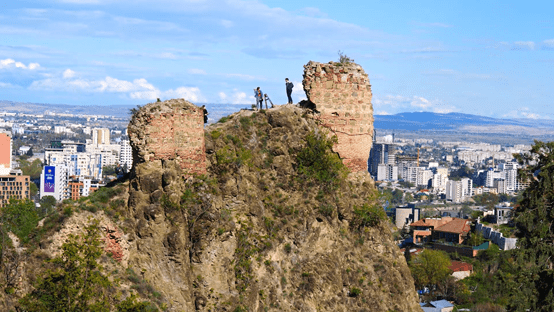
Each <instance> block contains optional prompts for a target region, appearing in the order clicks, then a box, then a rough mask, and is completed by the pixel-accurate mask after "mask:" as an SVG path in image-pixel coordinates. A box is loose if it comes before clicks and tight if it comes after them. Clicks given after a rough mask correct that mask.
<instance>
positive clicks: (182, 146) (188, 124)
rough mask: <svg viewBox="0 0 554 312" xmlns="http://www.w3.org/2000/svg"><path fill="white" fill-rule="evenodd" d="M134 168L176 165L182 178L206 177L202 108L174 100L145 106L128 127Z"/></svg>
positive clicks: (182, 100)
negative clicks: (157, 163) (166, 163)
mask: <svg viewBox="0 0 554 312" xmlns="http://www.w3.org/2000/svg"><path fill="white" fill-rule="evenodd" d="M128 131H129V140H130V143H131V147H132V148H133V168H134V167H135V166H137V165H140V164H141V163H148V162H152V161H175V162H176V164H177V165H178V166H179V167H180V168H181V170H182V172H183V175H184V176H192V175H194V174H204V173H206V147H205V144H204V114H203V110H202V108H200V107H198V106H196V105H194V104H192V103H190V102H187V101H185V100H184V99H173V100H168V101H164V102H156V103H150V104H147V105H145V106H143V107H141V108H140V109H139V111H138V112H137V113H135V114H134V115H133V118H132V120H131V122H130V123H129V128H128Z"/></svg>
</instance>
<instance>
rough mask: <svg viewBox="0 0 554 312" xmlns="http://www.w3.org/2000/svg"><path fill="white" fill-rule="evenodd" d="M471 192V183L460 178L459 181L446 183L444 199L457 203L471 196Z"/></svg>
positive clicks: (467, 179) (466, 179) (469, 180)
mask: <svg viewBox="0 0 554 312" xmlns="http://www.w3.org/2000/svg"><path fill="white" fill-rule="evenodd" d="M472 192H473V181H472V180H471V179H469V178H462V180H461V181H452V180H449V181H448V182H446V199H447V200H451V201H452V202H454V203H459V202H462V201H464V200H465V199H467V198H468V197H470V196H471V194H472Z"/></svg>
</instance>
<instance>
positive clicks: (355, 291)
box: [348, 287, 362, 297]
mask: <svg viewBox="0 0 554 312" xmlns="http://www.w3.org/2000/svg"><path fill="white" fill-rule="evenodd" d="M361 294H362V290H361V289H359V288H357V287H352V288H350V292H349V293H348V296H350V297H358V296H359V295H361Z"/></svg>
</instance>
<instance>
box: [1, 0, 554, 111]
mask: <svg viewBox="0 0 554 312" xmlns="http://www.w3.org/2000/svg"><path fill="white" fill-rule="evenodd" d="M553 6H554V4H550V3H541V7H540V8H539V7H537V6H533V5H530V4H522V3H518V2H514V1H510V2H508V3H482V2H476V1H472V2H464V3H433V2H430V1H421V2H418V3H411V2H403V3H396V4H391V3H386V4H384V3H371V4H368V3H366V2H361V1H352V2H349V5H348V6H346V5H344V4H339V3H335V2H331V1H317V2H316V1H302V2H301V3H298V2H293V1H279V2H278V1H273V0H271V1H202V0H191V1H174V0H163V1H161V2H158V3H157V5H156V6H153V5H151V4H150V3H149V2H146V1H133V2H130V1H118V2H113V3H112V2H111V1H104V0H60V1H26V2H10V3H7V4H5V5H4V6H3V8H4V10H3V13H0V34H2V36H3V38H4V40H3V41H2V43H0V92H2V94H3V96H2V100H10V101H21V102H37V103H59V104H77V105H116V104H130V105H135V104H140V105H142V104H144V103H148V102H152V101H155V100H156V98H158V97H159V98H161V99H162V100H165V99H169V98H175V97H184V98H185V99H187V100H189V101H191V102H193V103H204V102H210V103H229V104H248V103H253V102H254V100H253V98H252V94H253V92H252V89H253V88H255V87H257V86H260V87H261V89H262V90H263V91H264V92H267V93H268V94H269V95H270V97H271V98H272V99H273V100H274V102H275V103H285V101H286V93H285V84H284V78H286V77H288V78H289V79H291V81H293V83H294V84H295V88H294V93H293V99H294V100H295V101H298V100H300V99H302V98H304V97H305V95H304V93H303V90H302V85H301V81H302V73H303V65H304V64H306V63H307V62H308V61H309V60H314V61H321V62H327V61H336V60H337V59H338V55H337V52H338V51H339V50H341V51H343V52H344V53H345V54H347V55H348V56H350V57H352V58H353V59H354V60H355V61H356V62H357V63H358V64H360V65H361V66H362V67H363V68H364V70H365V71H366V72H367V73H368V75H369V79H370V81H371V84H372V89H373V105H374V111H375V114H381V115H383V114H396V113H400V112H409V111H429V112H439V113H446V112H465V113H470V114H478V115H484V116H490V117H495V118H532V119H533V118H542V119H554V107H553V106H552V105H551V102H552V98H553V97H554V90H553V89H551V88H550V85H552V83H553V82H554V76H553V74H552V67H553V65H554V55H553V53H554V35H552V27H554V20H552V19H551V17H550V16H549V12H550V10H549V9H551V8H552V7H553Z"/></svg>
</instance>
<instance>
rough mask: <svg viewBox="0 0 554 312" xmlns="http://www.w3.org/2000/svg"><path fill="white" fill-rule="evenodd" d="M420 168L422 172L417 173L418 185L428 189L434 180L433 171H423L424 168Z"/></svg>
mask: <svg viewBox="0 0 554 312" xmlns="http://www.w3.org/2000/svg"><path fill="white" fill-rule="evenodd" d="M418 168H420V170H418V171H417V181H416V185H418V186H424V187H427V186H428V185H429V181H430V180H432V179H433V171H431V170H426V169H423V168H422V167H418ZM421 169H423V170H421Z"/></svg>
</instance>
